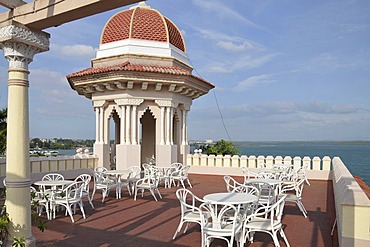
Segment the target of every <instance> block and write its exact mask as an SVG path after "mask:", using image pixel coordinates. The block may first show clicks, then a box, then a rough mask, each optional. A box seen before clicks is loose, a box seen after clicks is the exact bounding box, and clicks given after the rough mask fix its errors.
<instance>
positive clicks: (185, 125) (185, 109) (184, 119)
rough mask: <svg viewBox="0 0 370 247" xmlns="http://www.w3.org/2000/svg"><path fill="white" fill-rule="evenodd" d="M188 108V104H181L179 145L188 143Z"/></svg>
mask: <svg viewBox="0 0 370 247" xmlns="http://www.w3.org/2000/svg"><path fill="white" fill-rule="evenodd" d="M189 110H190V106H189V105H185V104H183V105H182V106H181V113H182V126H181V145H188V123H187V116H188V112H189Z"/></svg>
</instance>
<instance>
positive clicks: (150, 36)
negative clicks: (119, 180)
mask: <svg viewBox="0 0 370 247" xmlns="http://www.w3.org/2000/svg"><path fill="white" fill-rule="evenodd" d="M91 63H92V67H91V68H87V69H84V70H82V71H78V72H75V73H72V74H70V75H68V76H67V79H68V81H69V83H70V85H71V87H72V88H73V89H74V90H76V91H77V92H78V94H80V95H83V96H85V97H86V98H88V99H91V100H92V104H93V107H94V110H95V113H96V142H95V144H94V154H95V155H98V156H99V165H100V166H105V167H109V166H110V164H111V161H112V160H113V159H114V160H115V163H116V169H126V168H127V167H129V166H133V165H135V166H140V165H141V164H142V163H146V162H147V160H148V159H150V158H152V157H155V159H156V164H157V165H158V166H168V165H170V164H171V163H173V162H183V163H184V162H185V161H186V155H187V154H188V153H189V151H190V147H189V144H188V138H187V135H188V133H187V113H188V111H189V110H190V107H191V105H192V101H193V100H194V99H196V98H198V97H200V96H201V95H204V94H206V93H208V91H209V90H211V89H212V88H214V85H212V84H211V83H210V82H207V81H206V80H204V79H202V78H199V77H197V76H194V75H192V70H193V68H192V66H191V64H190V61H189V58H188V56H187V54H186V46H185V42H184V38H183V36H182V34H181V32H180V30H179V29H178V27H177V26H176V25H175V24H174V23H173V22H172V21H171V20H170V19H168V18H167V17H165V16H163V15H162V14H161V13H160V12H159V11H157V10H155V9H152V8H151V7H149V6H147V5H146V4H145V2H141V3H139V4H138V5H137V6H134V7H132V8H130V9H128V10H124V11H121V12H119V13H117V14H115V15H114V16H112V17H111V18H110V20H109V21H108V22H107V23H106V25H105V27H104V29H103V31H102V34H101V39H100V45H99V49H98V51H97V52H96V58H94V59H92V61H91ZM111 123H114V124H111ZM111 125H112V126H114V127H113V128H110V126H111ZM112 132H113V133H114V135H113V133H112ZM111 136H114V144H113V145H111V144H110V143H111V140H110V137H111Z"/></svg>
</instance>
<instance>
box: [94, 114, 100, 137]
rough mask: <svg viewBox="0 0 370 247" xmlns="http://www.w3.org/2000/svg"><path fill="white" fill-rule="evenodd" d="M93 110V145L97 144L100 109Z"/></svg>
mask: <svg viewBox="0 0 370 247" xmlns="http://www.w3.org/2000/svg"><path fill="white" fill-rule="evenodd" d="M94 109H95V143H99V137H100V135H99V116H100V108H99V107H94Z"/></svg>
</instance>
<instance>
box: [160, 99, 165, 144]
mask: <svg viewBox="0 0 370 247" xmlns="http://www.w3.org/2000/svg"><path fill="white" fill-rule="evenodd" d="M164 110H165V107H164V106H161V140H160V144H161V145H164V144H165V142H164V132H165V126H166V123H165V111H164Z"/></svg>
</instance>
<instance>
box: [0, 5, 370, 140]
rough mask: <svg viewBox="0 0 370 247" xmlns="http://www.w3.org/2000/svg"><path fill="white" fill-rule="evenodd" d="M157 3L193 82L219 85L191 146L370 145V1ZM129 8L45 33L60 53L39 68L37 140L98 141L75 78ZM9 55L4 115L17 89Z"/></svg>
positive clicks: (34, 112) (0, 94)
mask: <svg viewBox="0 0 370 247" xmlns="http://www.w3.org/2000/svg"><path fill="white" fill-rule="evenodd" d="M27 2H29V1H27ZM147 4H148V5H149V6H151V7H152V8H154V9H157V10H158V11H160V12H161V13H162V14H163V15H164V16H166V17H168V18H169V19H171V20H172V21H173V22H174V23H175V24H176V25H177V27H178V28H179V29H180V30H181V32H182V33H183V36H184V39H185V44H186V49H187V55H188V57H189V59H190V61H191V63H192V65H193V67H194V70H193V74H194V75H197V76H200V77H202V78H204V79H205V80H207V81H209V82H211V83H213V84H214V85H215V86H216V87H215V89H214V90H212V91H210V92H209V93H208V94H207V95H205V96H202V97H200V98H198V99H196V100H194V101H193V104H192V106H191V110H190V112H189V114H188V133H189V136H188V138H189V140H206V139H213V140H219V139H226V140H231V141H320V140H333V141H350V140H368V141H370V14H369V13H370V1H367V0H358V1H357V0H327V1H322V0H311V1H294V0H286V1H279V0H266V1H250V0H230V1H221V0H212V1H207V0H176V1H170V0H155V1H154V0H149V1H147ZM129 7H130V6H126V7H123V8H119V9H115V10H112V11H108V12H104V13H101V14H98V15H94V16H91V17H88V18H84V19H81V20H77V21H73V22H70V23H66V24H63V25H61V26H58V27H53V28H49V29H46V30H44V31H46V32H48V33H50V34H51V39H50V43H51V45H50V51H48V52H44V53H40V54H36V55H35V56H34V60H33V62H32V63H31V64H30V65H29V70H30V75H29V83H30V87H29V105H30V137H31V138H35V137H39V138H54V137H56V138H72V139H94V138H95V113H94V110H93V107H92V104H91V101H90V100H89V99H87V98H85V97H83V96H79V95H78V94H77V92H76V91H73V90H72V89H71V88H70V86H69V84H68V82H67V80H66V75H68V74H70V73H73V72H76V71H79V70H82V69H85V68H88V67H90V66H91V63H90V62H91V59H92V58H94V57H95V52H96V50H97V49H98V48H99V40H100V35H101V32H102V30H103V28H104V25H105V23H106V22H107V21H108V20H109V18H110V17H111V16H113V15H114V14H115V13H117V12H119V11H122V10H125V9H128V8H129ZM5 10H6V9H5V8H0V11H1V12H4V11H5ZM3 55H4V54H3V52H2V51H0V56H1V58H0V108H4V107H6V106H7V90H8V89H7V69H8V62H7V61H6V59H5V58H4V56H3ZM223 122H224V124H223Z"/></svg>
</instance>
